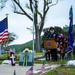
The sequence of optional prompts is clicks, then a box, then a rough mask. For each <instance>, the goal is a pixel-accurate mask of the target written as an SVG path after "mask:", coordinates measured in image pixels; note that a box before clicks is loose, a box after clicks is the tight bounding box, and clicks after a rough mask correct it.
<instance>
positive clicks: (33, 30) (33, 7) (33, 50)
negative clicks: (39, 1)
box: [32, 0, 35, 65]
mask: <svg viewBox="0 0 75 75" xmlns="http://www.w3.org/2000/svg"><path fill="white" fill-rule="evenodd" d="M32 3H33V65H34V14H35V8H34V7H35V3H34V0H32Z"/></svg>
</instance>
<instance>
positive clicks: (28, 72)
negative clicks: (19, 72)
mask: <svg viewBox="0 0 75 75" xmlns="http://www.w3.org/2000/svg"><path fill="white" fill-rule="evenodd" d="M26 75H33V67H31V68H30V69H29V70H28V71H27V72H26Z"/></svg>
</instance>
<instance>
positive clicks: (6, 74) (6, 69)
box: [0, 64, 60, 75]
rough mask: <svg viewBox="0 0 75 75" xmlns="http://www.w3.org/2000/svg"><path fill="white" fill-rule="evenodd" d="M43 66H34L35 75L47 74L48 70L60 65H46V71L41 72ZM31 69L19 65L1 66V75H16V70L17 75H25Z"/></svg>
mask: <svg viewBox="0 0 75 75" xmlns="http://www.w3.org/2000/svg"><path fill="white" fill-rule="evenodd" d="M41 66H42V64H34V66H33V73H34V75H41V74H42V73H44V72H46V71H47V70H51V69H53V68H57V67H59V66H60V65H53V66H48V64H46V66H45V69H46V70H45V71H42V70H41ZM30 67H31V66H19V65H18V64H16V66H11V65H7V64H1V65H0V75H14V70H15V71H16V75H25V74H26V72H27V70H28V69H30Z"/></svg>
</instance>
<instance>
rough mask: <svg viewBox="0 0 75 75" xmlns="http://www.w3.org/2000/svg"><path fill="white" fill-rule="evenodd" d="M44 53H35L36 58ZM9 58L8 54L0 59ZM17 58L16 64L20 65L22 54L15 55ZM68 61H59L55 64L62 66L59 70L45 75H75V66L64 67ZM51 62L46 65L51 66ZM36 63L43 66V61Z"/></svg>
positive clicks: (35, 61) (0, 61)
mask: <svg viewBox="0 0 75 75" xmlns="http://www.w3.org/2000/svg"><path fill="white" fill-rule="evenodd" d="M42 55H43V53H35V54H34V56H42ZM8 56H9V54H8V53H6V54H2V55H1V56H0V59H7V58H8ZM15 56H17V60H15V61H16V63H19V58H20V54H18V53H15ZM2 61H3V60H0V64H1V63H2ZM67 61H68V60H62V61H61V60H60V59H59V60H58V61H57V62H54V64H61V65H62V66H61V67H59V68H57V69H54V70H52V71H49V72H46V73H45V74H43V75H75V66H68V67H66V66H64V65H63V64H65V63H66V62H67ZM50 62H51V61H46V64H49V63H50ZM34 63H36V64H43V61H42V60H34Z"/></svg>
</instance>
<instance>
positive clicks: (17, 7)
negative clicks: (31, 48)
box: [0, 0, 60, 52]
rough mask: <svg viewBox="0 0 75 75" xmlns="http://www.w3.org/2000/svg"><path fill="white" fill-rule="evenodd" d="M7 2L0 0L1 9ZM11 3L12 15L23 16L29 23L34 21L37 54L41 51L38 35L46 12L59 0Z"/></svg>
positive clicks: (13, 1)
mask: <svg viewBox="0 0 75 75" xmlns="http://www.w3.org/2000/svg"><path fill="white" fill-rule="evenodd" d="M8 1H9V0H0V2H1V3H2V5H1V8H3V7H4V6H5V4H6V3H7V2H8ZM11 1H12V4H13V8H14V13H17V14H21V15H25V16H27V17H28V18H29V19H30V20H31V21H33V19H34V28H35V40H36V51H38V52H39V51H40V50H41V47H40V35H41V32H42V29H43V27H44V24H45V19H46V15H47V12H48V11H49V9H50V7H52V6H54V5H56V4H57V3H58V2H59V1H60V0H11ZM33 1H34V3H33ZM26 2H27V3H26ZM25 7H26V8H27V9H26V8H25ZM33 8H34V9H33ZM39 8H40V9H39ZM33 10H34V16H33ZM28 12H29V13H28Z"/></svg>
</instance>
